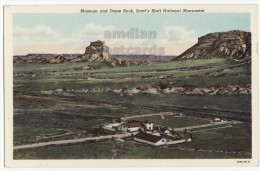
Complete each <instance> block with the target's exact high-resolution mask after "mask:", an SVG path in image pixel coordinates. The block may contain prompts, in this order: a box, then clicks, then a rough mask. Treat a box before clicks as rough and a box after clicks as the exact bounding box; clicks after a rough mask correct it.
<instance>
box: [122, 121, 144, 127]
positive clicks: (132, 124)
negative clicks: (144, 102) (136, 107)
mask: <svg viewBox="0 0 260 171" xmlns="http://www.w3.org/2000/svg"><path fill="white" fill-rule="evenodd" d="M141 124H142V122H140V123H138V122H137V123H127V124H125V125H126V127H128V128H131V127H139V126H141Z"/></svg>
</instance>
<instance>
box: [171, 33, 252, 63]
mask: <svg viewBox="0 0 260 171" xmlns="http://www.w3.org/2000/svg"><path fill="white" fill-rule="evenodd" d="M215 57H218V58H225V59H231V60H235V61H237V62H241V61H246V60H251V33H250V32H245V31H240V30H232V31H228V32H216V33H210V34H207V35H205V36H202V37H199V38H198V43H196V44H195V45H194V46H192V47H191V48H189V49H188V50H186V51H185V52H184V53H182V54H181V55H179V56H177V57H176V58H175V59H174V60H176V59H177V60H181V59H207V58H215Z"/></svg>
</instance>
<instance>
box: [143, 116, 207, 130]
mask: <svg viewBox="0 0 260 171" xmlns="http://www.w3.org/2000/svg"><path fill="white" fill-rule="evenodd" d="M164 118H165V119H164V120H162V119H161V117H160V115H158V116H146V117H141V118H138V120H151V121H153V122H154V124H155V125H162V126H167V127H170V128H179V127H186V126H195V125H202V124H208V123H209V120H203V119H201V118H189V117H173V116H172V115H165V116H164Z"/></svg>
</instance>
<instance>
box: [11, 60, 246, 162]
mask: <svg viewBox="0 0 260 171" xmlns="http://www.w3.org/2000/svg"><path fill="white" fill-rule="evenodd" d="M87 65H88V66H90V67H91V70H86V69H84V67H85V66H87ZM231 65H232V64H229V63H227V62H226V61H224V60H223V59H210V60H186V61H174V62H168V63H151V64H147V65H141V66H131V67H111V66H109V65H107V64H106V63H102V62H101V63H91V62H86V63H63V64H20V63H18V64H14V81H13V83H14V144H15V145H19V144H27V143H34V142H38V141H47V140H59V139H70V138H81V137H84V136H88V135H94V134H95V132H94V130H95V129H98V128H99V127H100V126H102V125H103V124H105V123H109V122H112V121H113V120H114V119H115V118H117V117H126V116H132V115H141V114H150V113H159V112H182V113H183V114H184V115H185V114H187V115H189V116H192V115H194V116H195V115H196V116H199V117H206V119H212V117H213V116H214V117H215V116H219V117H228V116H229V117H231V116H232V117H233V118H237V119H243V120H246V121H247V123H246V124H244V125H238V126H237V127H232V128H226V129H224V130H214V131H213V130H212V131H209V132H208V131H207V132H198V133H195V134H194V136H195V139H194V141H193V142H191V143H188V144H181V145H177V146H170V147H158V148H153V147H150V146H146V145H142V144H139V143H135V142H133V141H132V140H131V139H126V141H125V142H123V143H118V142H116V141H115V140H109V141H99V142H88V143H81V144H73V145H62V146H49V147H41V148H36V149H25V150H15V151H14V158H15V159H59V158H64V159H65V158H66V159H74V158H75V159H80V158H88V159H89V158H96V159H97V158H99V159H102V158H133V159H135V158H136V159H138V158H243V157H248V156H247V155H245V154H244V153H237V151H239V148H240V149H241V151H243V152H249V153H250V152H251V134H250V129H251V127H250V124H249V123H250V122H249V120H250V118H251V95H250V94H246V95H242V94H240V95H236V94H234V95H228V96H221V95H213V96H210V95H205V96H186V95H181V94H134V95H132V96H120V94H119V93H93V92H91V93H90V92H78V93H77V92H68V91H67V90H80V91H81V90H85V89H106V88H112V89H131V88H136V87H148V88H151V87H159V86H160V85H161V84H163V86H165V87H182V86H183V87H222V86H224V87H225V86H228V85H238V86H243V85H247V84H250V83H251V72H250V69H251V67H250V66H237V67H231ZM33 74H35V75H34V76H33ZM55 74H56V75H55ZM64 74H68V75H64ZM69 74H72V75H69ZM75 74H78V75H75ZM57 89H62V90H64V92H66V93H67V94H64V92H62V93H60V94H59V93H56V94H52V95H43V94H41V91H43V90H45V91H46V90H57ZM149 118H150V119H152V120H153V121H154V122H155V123H157V124H160V123H161V120H160V117H159V116H153V117H149ZM138 119H143V120H144V119H148V118H147V117H143V118H138ZM205 123H208V121H207V120H202V119H194V118H178V119H177V118H173V117H170V116H166V119H165V120H164V121H163V125H165V126H170V127H185V126H193V125H198V124H205ZM234 143H236V145H233V144H234ZM182 148H184V150H183V149H182ZM190 148H191V149H206V150H208V149H215V150H222V149H223V150H226V151H229V150H231V151H232V150H233V151H235V153H225V152H213V153H212V152H205V151H204V152H203V151H198V150H195V151H194V150H193V151H189V149H190ZM133 149H134V150H133ZM158 149H159V150H158ZM162 151H163V153H162Z"/></svg>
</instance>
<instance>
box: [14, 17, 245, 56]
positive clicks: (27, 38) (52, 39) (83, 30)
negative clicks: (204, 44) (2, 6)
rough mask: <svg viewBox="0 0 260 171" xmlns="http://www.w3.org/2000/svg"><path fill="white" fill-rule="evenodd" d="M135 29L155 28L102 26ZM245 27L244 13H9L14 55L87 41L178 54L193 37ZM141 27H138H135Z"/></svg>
mask: <svg viewBox="0 0 260 171" xmlns="http://www.w3.org/2000/svg"><path fill="white" fill-rule="evenodd" d="M132 28H133V29H134V30H136V29H138V30H139V32H135V34H139V35H140V34H142V33H143V32H146V33H148V32H149V31H153V32H155V33H156V37H155V38H154V39H149V38H146V39H145V38H143V39H141V38H140V37H139V38H134V39H129V38H110V39H108V38H107V37H105V36H104V33H105V32H111V34H113V32H116V31H123V32H124V33H127V31H130V30H131V29H132ZM237 29H238V30H242V31H250V15H249V14H248V13H156V14H153V13H147V14H144V13H142V14H136V13H134V14H128V13H120V14H118V13H117V14H113V13H111V14H100V13H98V14H94V13H93V14H85V13H75V14H71V13H68V14H54V13H49V14H48V13H32V14H30V13H16V14H14V16H13V41H14V43H13V44H14V55H25V54H28V53H55V54H64V53H80V54H82V53H84V51H85V47H86V46H88V45H89V43H90V42H91V41H96V40H102V41H105V42H106V45H107V46H109V47H110V48H111V53H112V54H115V51H113V49H114V48H117V47H121V46H123V47H124V48H136V47H137V48H151V47H156V49H158V48H164V52H165V55H179V54H181V53H182V52H184V51H185V50H186V49H188V48H189V47H191V46H192V45H194V44H195V43H196V42H197V39H198V37H200V36H203V35H205V34H208V33H213V32H224V31H229V30H237ZM141 31H143V32H141Z"/></svg>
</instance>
